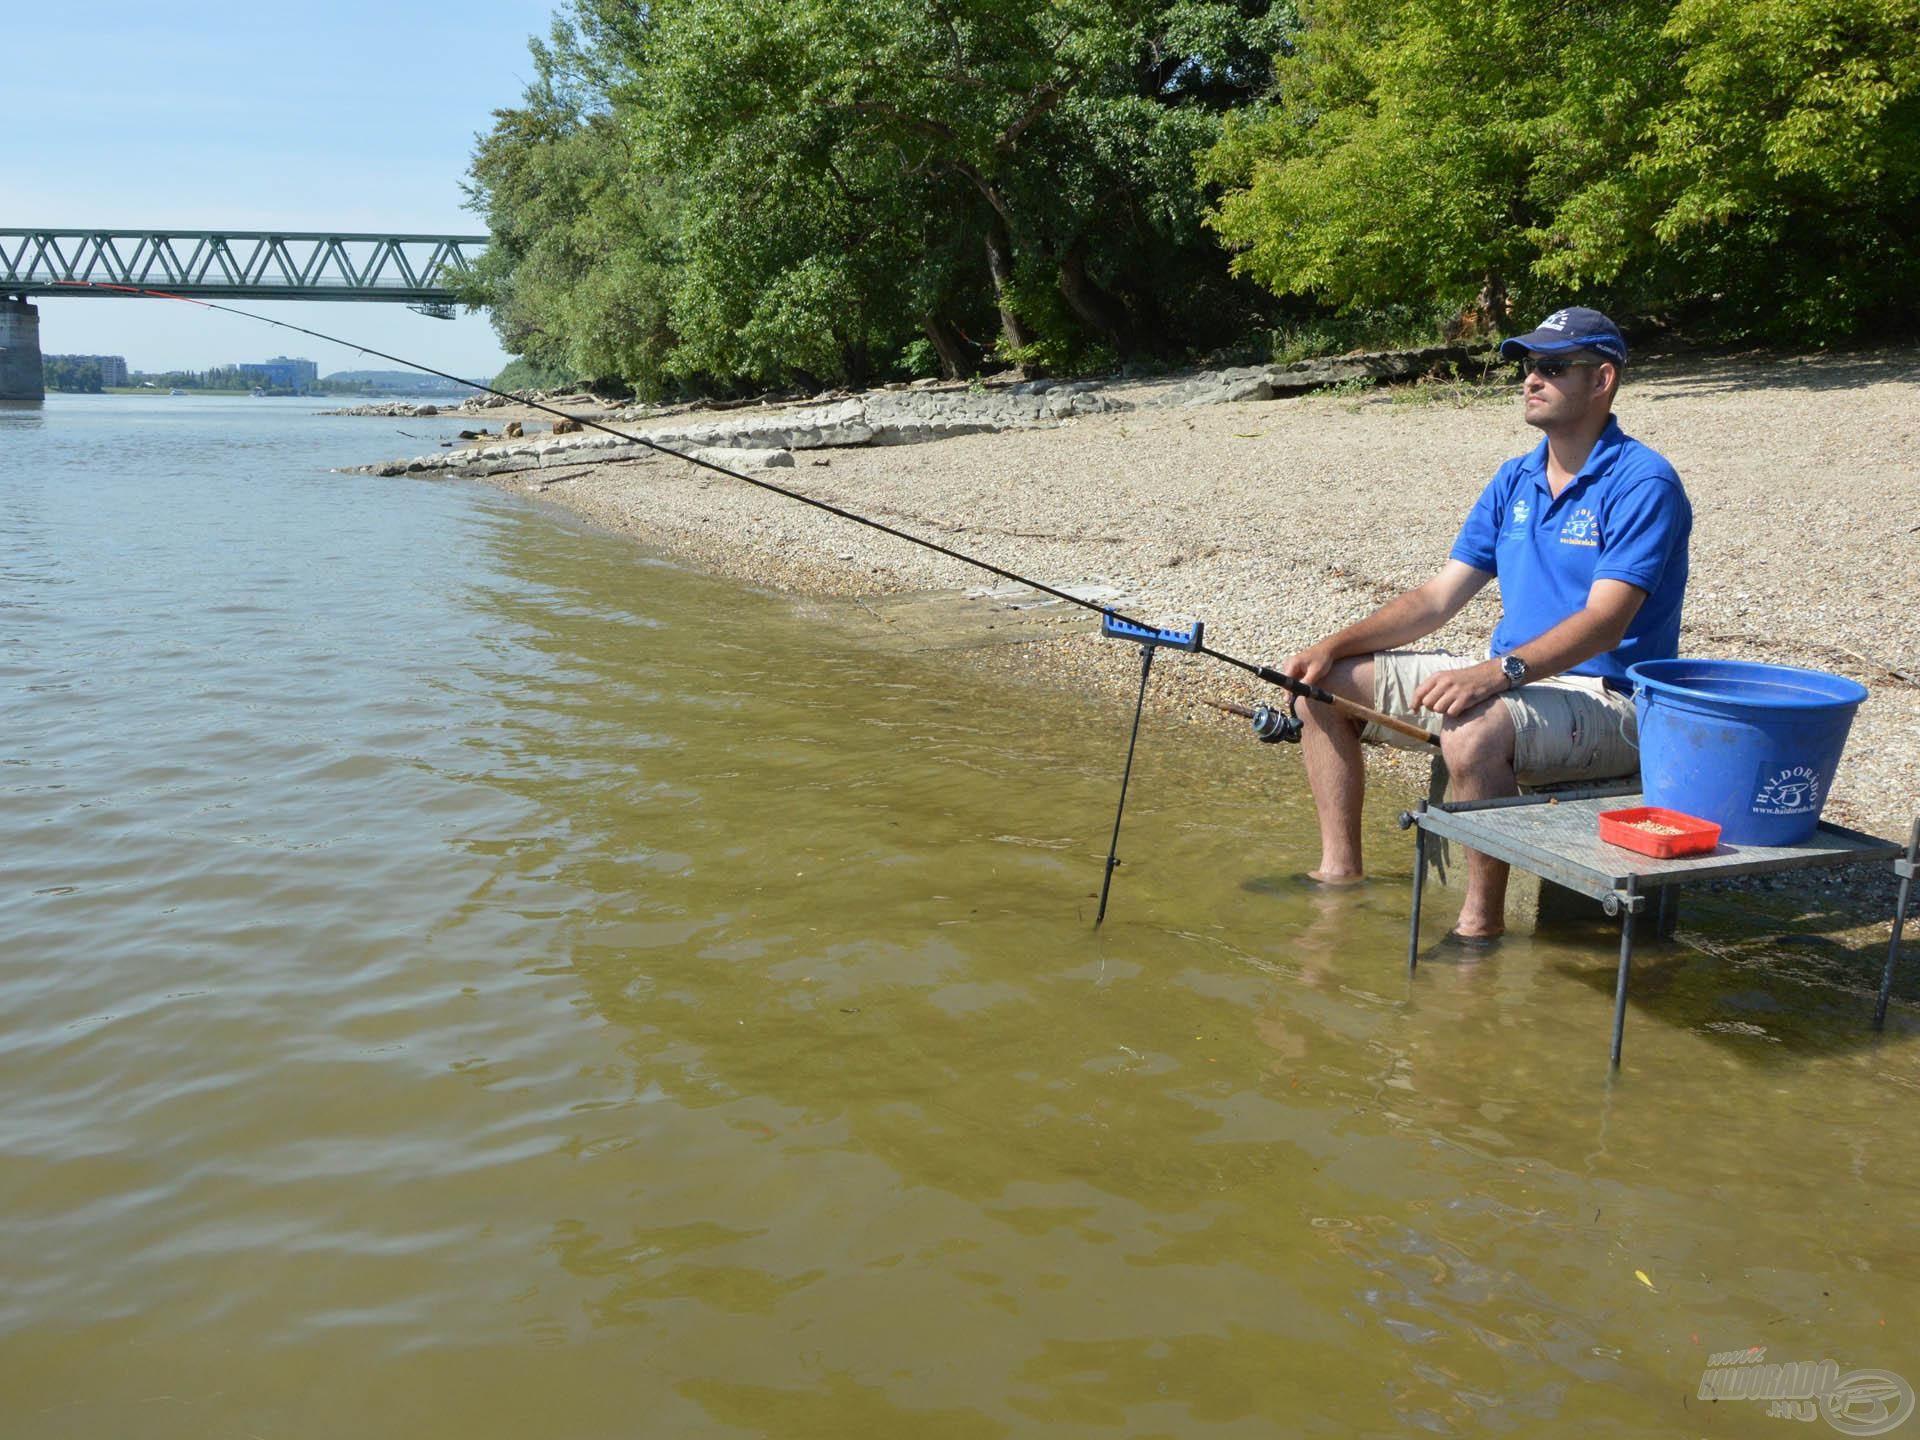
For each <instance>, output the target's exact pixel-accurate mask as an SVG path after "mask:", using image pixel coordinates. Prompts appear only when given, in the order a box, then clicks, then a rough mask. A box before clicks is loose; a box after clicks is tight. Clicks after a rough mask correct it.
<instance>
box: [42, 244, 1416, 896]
mask: <svg viewBox="0 0 1920 1440" xmlns="http://www.w3.org/2000/svg"><path fill="white" fill-rule="evenodd" d="M55 283H57V284H60V285H64V286H69V287H72V288H74V289H81V290H109V291H112V292H114V293H116V294H122V295H131V296H135V297H137V298H140V299H151V300H177V301H179V302H180V303H182V304H184V305H198V306H200V307H201V308H202V309H204V310H218V311H220V312H222V313H223V314H227V315H237V316H239V317H240V318H241V319H243V320H254V321H258V322H259V323H260V324H262V325H272V326H275V327H277V328H279V329H282V330H291V331H293V332H295V333H296V334H300V335H307V336H310V337H312V338H313V339H315V340H324V341H326V342H327V343H328V344H329V345H339V346H343V347H344V348H346V349H349V350H353V351H356V352H357V353H359V354H362V355H371V356H373V357H374V358H376V359H380V360H388V361H391V362H392V363H394V364H395V365H401V366H404V367H406V368H407V369H409V370H418V371H419V372H420V373H421V374H423V375H434V376H438V377H439V378H440V379H442V380H450V381H452V382H453V383H454V384H456V385H465V386H468V387H470V388H472V389H475V390H479V391H483V392H484V393H486V394H488V395H496V396H498V397H499V398H501V399H502V400H506V401H509V402H510V403H512V404H515V405H524V406H526V407H527V408H528V409H531V410H539V411H542V412H544V413H546V414H548V415H553V416H556V417H558V418H559V419H562V420H568V421H571V422H573V423H574V424H577V425H579V426H581V427H582V428H583V429H590V430H598V431H600V432H601V433H603V434H606V435H611V436H613V437H614V438H615V439H618V440H623V441H625V442H627V443H628V444H631V445H640V446H643V447H645V448H646V449H648V450H652V451H654V452H655V453H657V454H660V455H664V456H666V457H667V458H669V459H673V460H683V461H685V462H686V463H687V464H689V465H697V466H699V467H700V468H701V469H703V470H711V471H712V472H713V473H714V474H716V475H724V476H726V477H727V478H728V479H730V480H738V481H740V482H741V483H742V484H746V485H751V486H753V487H754V488H755V489H758V490H765V491H767V492H769V493H770V494H774V495H779V496H781V497H782V498H784V499H787V500H794V501H797V502H799V503H800V504H802V505H808V506H811V507H812V508H814V509H815V510H822V511H825V512H826V513H827V514H829V515H837V516H839V517H840V518H841V519H842V520H850V521H852V522H853V523H854V524H856V525H865V526H866V527H867V528H868V529H871V530H878V531H879V532H880V533H881V534H883V535H891V536H893V537H894V538H895V539H896V540H904V541H906V542H907V543H908V544H910V545H918V546H920V547H921V548H922V549H924V550H931V551H933V552H934V553H935V554H937V555H944V556H946V557H947V558H948V559H950V560H958V561H959V562H960V563H961V564H963V565H971V566H972V567H973V568H975V569H976V570H984V571H986V572H987V573H988V574H990V575H998V576H999V577H1000V578H1001V579H1003V580H1011V581H1012V582H1013V583H1014V584H1016V585H1024V586H1026V587H1027V588H1029V589H1032V590H1037V591H1039V592H1040V593H1041V594H1043V595H1050V596H1052V597H1053V598H1054V599H1056V600H1064V601H1066V602H1067V603H1068V604H1069V605H1075V606H1078V607H1079V608H1080V609H1082V610H1090V611H1092V612H1093V613H1095V614H1097V615H1099V616H1100V617H1101V627H1100V632H1101V634H1102V635H1104V636H1106V637H1107V638H1109V639H1115V640H1127V641H1131V642H1132V643H1134V644H1137V645H1139V646H1140V649H1141V662H1140V693H1139V696H1138V698H1137V699H1136V700H1135V701H1134V711H1133V731H1132V735H1131V736H1130V738H1129V739H1128V741H1127V764H1126V769H1125V771H1124V772H1123V773H1122V775H1121V778H1120V802H1119V805H1118V806H1117V807H1116V808H1115V811H1114V817H1113V840H1112V843H1111V844H1110V845H1109V846H1108V849H1107V864H1106V874H1105V878H1104V880H1103V881H1102V883H1101V887H1100V909H1099V913H1098V914H1097V915H1096V917H1095V919H1094V924H1095V925H1098V924H1100V923H1101V921H1102V920H1104V919H1105V918H1106V913H1107V892H1108V889H1109V888H1110V887H1111V885H1112V883H1113V872H1114V868H1115V867H1116V866H1117V865H1119V863H1120V861H1119V858H1118V846H1119V843H1120V817H1121V814H1122V813H1123V812H1124V811H1125V809H1126V803H1127V783H1128V781H1129V779H1131V777H1132V774H1133V751H1134V745H1135V742H1136V741H1137V740H1138V739H1139V735H1140V715H1141V711H1142V709H1143V707H1144V706H1145V704H1146V698H1147V677H1148V674H1149V673H1150V672H1151V670H1152V668H1153V653H1154V651H1155V650H1158V649H1162V648H1169V649H1178V650H1184V651H1186V652H1188V653H1189V654H1196V655H1205V656H1207V657H1208V658H1210V659H1213V660H1218V661H1220V662H1221V663H1222V664H1225V665H1231V666H1233V667H1234V668H1235V669H1238V670H1243V671H1245V672H1246V673H1247V674H1249V675H1252V676H1253V677H1254V678H1255V679H1258V680H1263V681H1265V682H1266V683H1267V684H1269V685H1277V686H1279V687H1280V688H1281V689H1282V690H1285V691H1287V692H1288V693H1289V694H1290V695H1291V696H1292V697H1294V699H1295V700H1296V701H1298V700H1303V699H1304V700H1313V701H1317V702H1318V703H1320V704H1322V705H1327V706H1330V707H1332V708H1333V709H1335V710H1338V711H1340V712H1341V713H1343V714H1345V715H1348V716H1351V717H1353V718H1355V719H1361V720H1370V721H1373V722H1374V723H1375V724H1378V725H1382V726H1385V727H1386V728H1387V729H1389V730H1393V731H1396V732H1398V733H1399V734H1402V735H1405V736H1407V737H1408V738H1409V739H1412V740H1418V741H1421V742H1423V743H1426V744H1429V745H1432V746H1434V747H1436V748H1438V746H1439V744H1440V737H1439V736H1437V735H1435V734H1433V733H1432V732H1431V731H1428V730H1424V729H1422V728H1421V727H1419V726H1417V725H1414V724H1411V723H1409V722H1408V721H1405V720H1402V719H1400V718H1398V717H1397V716H1393V715H1387V714H1384V713H1382V712H1381V711H1378V710H1372V709H1369V708H1368V707H1366V706H1364V705H1361V704H1360V703H1358V702H1357V701H1353V700H1349V699H1347V698H1346V697H1345V696H1342V695H1335V694H1333V693H1332V692H1331V691H1329V690H1325V689H1322V688H1321V687H1320V686H1318V685H1311V684H1308V683H1307V682H1306V681H1304V680H1297V679H1295V678H1294V677H1293V676H1291V675H1288V674H1286V673H1285V672H1284V671H1281V670H1276V669H1274V668H1273V667H1272V666H1271V665H1260V664H1256V663H1255V662H1254V661H1251V660H1243V659H1241V658H1240V657H1239V656H1237V655H1229V654H1228V653H1227V652H1225V651H1224V650H1216V649H1214V648H1213V647H1212V646H1211V645H1207V644H1205V643H1203V636H1204V633H1205V632H1204V627H1203V626H1202V624H1201V623H1200V622H1199V621H1195V622H1194V624H1193V625H1192V627H1191V628H1190V629H1186V630H1173V629H1160V628H1156V627H1154V626H1151V625H1147V624H1145V623H1144V622H1142V621H1139V620H1135V619H1134V618H1132V617H1131V616H1128V615H1124V614H1122V613H1121V612H1119V611H1118V610H1115V609H1113V608H1112V607H1110V606H1104V605H1099V604H1096V603H1095V602H1093V601H1091V600H1088V599H1085V598H1084V597H1082V596H1079V595H1075V594H1072V593H1071V592H1069V591H1066V590H1061V589H1058V588H1056V587H1055V586H1052V585H1048V584H1045V583H1043V582H1042V581H1039V580H1033V579H1030V578H1028V577H1027V576H1025V575H1022V574H1020V573H1018V572H1017V571H1013V570H1009V569H1007V568H1006V567H1004V566H1001V565H995V564H994V563H993V562H992V561H990V560H982V559H981V558H980V557H979V556H977V555H969V554H967V553H966V552H964V551H961V550H955V549H953V548H952V547H951V546H947V545H942V544H940V543H939V542H938V541H937V540H929V539H927V538H926V537H925V536H923V535H915V534H913V533H912V532H911V531H907V530H901V529H899V528H897V527H895V526H892V525H888V524H887V523H885V522H884V521H881V520H875V519H873V518H872V517H871V516H868V515H861V514H859V513H858V512H856V511H853V510H848V509H846V508H845V507H843V506H839V505H835V504H833V503H832V502H830V501H827V500H822V499H819V498H818V497H816V496H813V495H808V494H806V493H804V492H803V491H799V490H794V489H790V488H788V487H787V486H785V485H778V484H775V483H774V482H773V481H771V480H761V479H756V478H755V477H754V476H752V475H747V474H743V473H742V472H741V471H738V470H735V469H732V468H731V467H729V466H726V465H722V464H719V463H718V462H717V461H714V460H709V459H707V458H705V457H704V456H701V455H694V454H689V453H687V452H685V451H681V450H676V449H674V448H673V447H672V446H670V445H663V444H661V443H660V442H659V441H657V440H650V439H648V438H647V437H646V436H644V435H636V434H634V433H632V432H631V431H627V430H620V429H616V428H615V427H614V426H611V425H608V424H605V423H603V422H602V421H599V420H593V419H589V418H588V417H586V416H584V415H575V414H572V413H570V412H568V411H566V410H562V409H560V408H558V407H557V406H554V405H549V404H547V403H545V402H544V401H541V400H530V399H528V398H526V397H525V396H521V395H516V394H514V393H513V392H512V391H509V390H497V389H495V388H494V387H493V386H491V385H487V384H483V383H481V382H479V381H475V380H469V379H466V378H465V377H464V376H460V375H452V374H449V373H448V372H447V371H445V370H437V369H435V368H434V367H433V366H431V365H425V364H422V363H421V362H420V361H418V360H409V359H407V358H406V357H405V356H402V355H390V354H388V353H387V352H386V351H384V350H375V349H374V348H373V347H371V346H369V345H360V344H357V343H355V342H354V341H351V340H345V339H342V338H341V337H340V336H337V335H328V334H326V333H325V332H324V331H320V330H310V329H308V328H307V327H306V326H304V325H295V324H294V323H293V322H292V321H290V320H276V319H274V318H273V317H272V316H271V315H261V314H257V313H256V312H254V311H251V310H242V309H240V308H238V307H237V306H233V305H221V304H219V303H217V302H215V301H212V300H202V299H199V298H198V297H196V296H192V295H179V294H175V293H174V292H172V291H169V290H152V289H147V288H143V287H141V286H135V285H113V284H108V283H106V282H105V281H99V280H59V281H56V282H55ZM1267 708H1268V707H1265V706H1262V707H1261V709H1262V710H1266V709H1267ZM1288 714H1289V715H1291V714H1292V706H1291V705H1289V707H1288ZM1292 723H1293V726H1294V727H1295V733H1294V734H1292V735H1285V736H1279V737H1277V738H1283V739H1298V738H1299V736H1298V733H1297V727H1298V724H1299V722H1298V720H1297V718H1296V719H1294V720H1293V722H1292ZM1263 738H1266V737H1264V736H1263Z"/></svg>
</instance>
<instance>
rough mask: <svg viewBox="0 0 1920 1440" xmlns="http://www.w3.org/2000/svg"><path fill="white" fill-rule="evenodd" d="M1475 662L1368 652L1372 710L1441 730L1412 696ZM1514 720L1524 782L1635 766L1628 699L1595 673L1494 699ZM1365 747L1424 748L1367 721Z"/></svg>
mask: <svg viewBox="0 0 1920 1440" xmlns="http://www.w3.org/2000/svg"><path fill="white" fill-rule="evenodd" d="M1480 663H1481V662H1480V661H1479V660H1473V659H1468V658H1467V657H1465V656H1461V655H1449V654H1446V653H1445V652H1444V651H1429V652H1423V651H1411V650H1391V651H1387V652H1384V653H1382V654H1379V655H1375V656H1374V657H1373V708H1374V709H1376V710H1384V711H1385V712H1386V713H1387V714H1389V715H1393V716H1397V717H1399V718H1401V719H1405V720H1411V721H1412V722H1413V723H1414V724H1416V725H1424V726H1426V727H1427V728H1428V729H1429V730H1432V731H1435V732H1438V730H1439V729H1440V720H1441V717H1440V716H1438V715H1435V714H1432V713H1431V712H1429V711H1425V710H1420V711H1416V710H1415V709H1414V708H1413V695H1414V692H1415V691H1416V690H1418V689H1419V688H1420V686H1421V685H1422V684H1423V683H1424V682H1425V681H1426V679H1427V677H1428V676H1429V675H1437V674H1439V673H1440V672H1441V671H1442V670H1458V669H1459V668H1461V667H1462V666H1465V665H1478V664H1480ZM1499 698H1500V702H1501V703H1502V704H1503V705H1505V706H1506V707H1507V715H1508V717H1509V718H1510V719H1511V720H1512V721H1513V771H1514V776H1515V778H1516V779H1518V780H1519V782H1520V783H1521V784H1522V785H1557V784H1560V783H1562V782H1564V781H1568V780H1611V779H1613V778H1615V777H1617V776H1621V775H1631V774H1633V773H1634V772H1635V771H1636V770H1638V769H1639V768H1640V730H1639V725H1638V722H1637V721H1636V719H1635V717H1634V711H1633V697H1632V696H1631V695H1624V694H1620V693H1618V692H1616V691H1612V690H1609V689H1607V688H1606V686H1605V685H1603V684H1602V683H1601V681H1600V679H1599V677H1598V676H1594V675H1555V676H1553V677H1552V678H1550V679H1547V680H1532V681H1529V682H1528V683H1527V684H1525V685H1522V686H1521V687H1520V688H1519V689H1518V690H1512V691H1509V692H1508V693H1507V694H1505V695H1502V696H1500V697H1499ZM1360 738H1361V739H1362V740H1364V741H1366V742H1367V743H1368V744H1375V745H1377V744H1382V743H1384V744H1388V745H1398V746H1400V747H1401V748H1403V749H1407V750H1418V749H1422V748H1424V747H1423V746H1421V744H1420V742H1419V741H1417V740H1410V739H1408V738H1406V737H1405V736H1403V735H1400V734H1397V733H1396V732H1394V731H1392V730H1388V729H1385V728H1384V727H1382V726H1379V725H1376V724H1373V723H1372V722H1371V721H1370V722H1368V723H1367V724H1366V725H1365V726H1364V727H1362V729H1361V731H1360Z"/></svg>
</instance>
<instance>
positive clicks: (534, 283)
mask: <svg viewBox="0 0 1920 1440" xmlns="http://www.w3.org/2000/svg"><path fill="white" fill-rule="evenodd" d="M578 12H579V13H578V18H580V19H581V20H583V21H584V22H586V23H587V25H588V27H589V28H587V29H585V30H584V31H583V30H581V29H577V28H576V27H575V26H574V25H573V24H569V23H567V22H564V21H556V22H555V24H554V27H553V31H552V34H551V36H550V37H549V39H548V40H547V41H545V42H542V41H539V40H535V41H533V42H531V45H530V48H531V51H532V54H533V60H534V71H535V78H534V80H533V82H532V83H531V84H530V85H529V86H528V87H527V91H526V94H525V97H524V103H523V104H522V105H521V106H519V107H516V108H511V109H503V110H497V111H495V112H494V125H493V128H492V130H491V131H490V132H489V133H488V134H486V135H485V136H483V137H481V139H480V141H479V143H478V145H477V147H476V149H475V153H474V159H473V164H472V167H471V170H470V183H469V185H468V187H467V189H468V200H469V204H470V205H471V206H472V208H474V209H475V210H477V211H479V212H480V213H481V214H483V215H484V216H485V217H486V220H487V226H488V230H489V231H490V233H491V236H492V241H491V244H490V245H489V246H488V249H487V252H486V254H485V255H483V256H482V257H481V259H480V262H479V263H478V264H477V265H476V266H475V267H474V270H473V272H472V274H471V276H470V278H468V279H467V280H466V281H465V282H464V284H463V287H462V289H463V295H462V298H463V299H464V300H465V301H466V303H468V304H469V305H470V306H479V305H485V306H487V307H489V308H490V310H491V314H492V319H493V324H494V328H495V330H496V331H497V332H498V333H499V335H500V338H501V343H502V344H503V345H504V346H505V347H506V348H507V349H508V350H509V351H512V352H514V353H516V354H519V355H522V356H524V357H526V358H527V359H528V360H529V361H530V362H532V364H533V365H534V367H535V368H536V370H537V371H539V372H540V373H543V374H548V375H565V376H569V377H573V378H577V379H582V380H588V381H605V382H613V383H624V384H627V385H631V386H633V387H635V388H636V389H638V390H640V391H642V392H643V393H651V392H653V391H655V390H657V389H658V388H659V385H660V383H661V377H662V375H663V373H664V367H665V364H666V361H667V358H668V356H669V354H670V353H671V351H672V349H673V346H674V343H675V337H674V335H673V332H672V330H671V328H670V326H669V325H668V322H667V292H668V287H669V284H670V276H669V269H670V259H669V256H670V251H671V247H672V243H673V241H672V237H673V229H674V225H675V209H676V207H675V204H674V201H673V197H672V187H671V185H670V184H669V183H666V182H663V181H662V180H659V179H656V178H651V177H649V176H647V175H645V174H643V173H639V172H636V170H635V167H634V164H633V154H632V147H631V143H630V140H629V135H628V132H627V128H626V127H625V126H624V125H623V123H622V122H621V121H620V119H619V118H618V117H617V116H616V115H615V114H614V112H613V109H612V106H611V102H610V100H609V96H608V91H609V89H610V88H611V87H612V86H613V84H615V83H616V77H617V72H618V64H619V54H618V47H619V44H620V41H621V37H622V36H623V35H624V34H625V30H626V27H625V25H624V23H623V18H622V15H621V7H618V6H598V7H596V6H589V5H585V4H583V5H581V6H580V7H578ZM583 35H584V37H585V38H584V39H583Z"/></svg>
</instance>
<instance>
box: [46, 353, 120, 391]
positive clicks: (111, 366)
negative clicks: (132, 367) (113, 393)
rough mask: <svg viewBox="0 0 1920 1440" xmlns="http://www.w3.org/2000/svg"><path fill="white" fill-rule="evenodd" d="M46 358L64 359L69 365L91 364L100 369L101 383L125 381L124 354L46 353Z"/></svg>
mask: <svg viewBox="0 0 1920 1440" xmlns="http://www.w3.org/2000/svg"><path fill="white" fill-rule="evenodd" d="M41 358H42V359H46V360H64V361H66V362H67V363H68V364H69V365H92V366H95V367H97V368H98V369H99V371H100V383H101V384H102V385H125V384H126V383H127V359H126V356H124V355H46V356H42V357H41Z"/></svg>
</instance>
